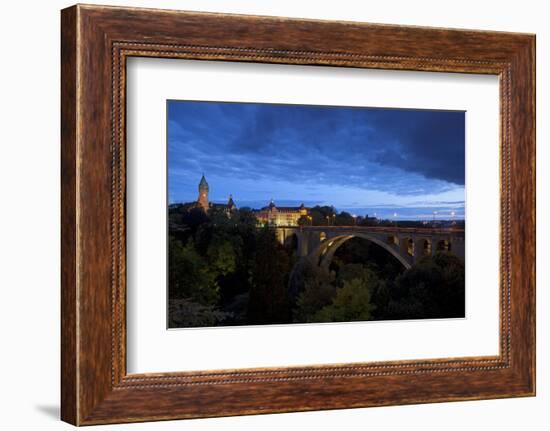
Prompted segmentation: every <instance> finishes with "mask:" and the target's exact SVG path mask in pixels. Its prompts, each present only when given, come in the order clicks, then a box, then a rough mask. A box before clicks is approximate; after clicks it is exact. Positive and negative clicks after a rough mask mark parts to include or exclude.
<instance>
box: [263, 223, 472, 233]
mask: <svg viewBox="0 0 550 431" xmlns="http://www.w3.org/2000/svg"><path fill="white" fill-rule="evenodd" d="M273 227H274V228H276V229H296V230H301V231H310V232H335V231H336V232H337V231H346V232H348V231H350V230H351V231H353V230H355V231H358V232H361V231H362V232H377V233H416V234H431V235H438V234H439V235H448V234H454V235H461V234H462V235H463V234H464V229H459V228H454V227H450V228H433V227H418V228H417V227H397V226H395V227H394V226H354V225H352V226H273Z"/></svg>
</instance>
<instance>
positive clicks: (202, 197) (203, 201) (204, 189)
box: [198, 174, 209, 212]
mask: <svg viewBox="0 0 550 431" xmlns="http://www.w3.org/2000/svg"><path fill="white" fill-rule="evenodd" d="M208 191H209V187H208V183H207V182H206V178H204V174H202V178H201V182H200V183H199V199H198V202H199V205H200V206H201V207H202V209H203V210H204V211H205V212H208V208H209V206H208Z"/></svg>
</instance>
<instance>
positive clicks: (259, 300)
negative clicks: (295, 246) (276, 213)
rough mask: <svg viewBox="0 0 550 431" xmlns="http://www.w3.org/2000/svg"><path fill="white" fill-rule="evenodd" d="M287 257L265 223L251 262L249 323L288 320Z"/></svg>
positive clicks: (288, 264)
mask: <svg viewBox="0 0 550 431" xmlns="http://www.w3.org/2000/svg"><path fill="white" fill-rule="evenodd" d="M289 271H290V258H289V256H288V254H287V253H286V252H285V250H284V247H283V246H282V245H281V244H279V242H278V241H277V238H276V237H275V232H274V231H273V230H272V229H270V228H269V227H264V228H263V229H261V230H260V231H259V232H258V236H257V240H256V254H255V257H254V262H253V265H252V277H251V278H252V286H251V290H250V300H249V306H248V320H249V323H253V324H262V323H289V322H290V321H291V311H290V300H289V295H288V273H289Z"/></svg>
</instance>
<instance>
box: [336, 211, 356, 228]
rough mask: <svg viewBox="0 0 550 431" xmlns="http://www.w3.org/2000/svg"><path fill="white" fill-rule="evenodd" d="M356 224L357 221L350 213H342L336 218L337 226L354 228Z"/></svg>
mask: <svg viewBox="0 0 550 431" xmlns="http://www.w3.org/2000/svg"><path fill="white" fill-rule="evenodd" d="M354 224H355V219H354V218H353V216H352V215H351V214H350V213H348V212H346V211H342V212H341V213H339V214H336V218H335V219H334V225H335V226H353V225H354Z"/></svg>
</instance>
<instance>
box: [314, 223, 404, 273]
mask: <svg viewBox="0 0 550 431" xmlns="http://www.w3.org/2000/svg"><path fill="white" fill-rule="evenodd" d="M352 238H362V239H365V240H367V241H370V242H372V243H374V244H376V245H378V246H380V247H382V248H383V249H384V250H386V251H387V252H389V253H390V254H391V255H392V256H393V257H395V258H396V259H397V260H398V261H399V262H400V263H401V264H402V265H403V266H404V267H405V269H409V268H410V267H411V264H410V263H409V261H408V260H407V259H406V258H405V257H404V256H403V255H402V254H401V253H400V250H399V248H398V247H397V246H394V245H392V244H388V242H387V241H384V240H383V239H380V238H377V237H376V236H374V235H370V234H368V233H366V232H358V233H353V234H350V235H340V236H335V237H331V238H329V239H326V240H325V241H323V242H322V243H321V244H320V245H319V246H318V247H316V248H315V249H314V250H313V251H312V252H311V253H310V254H309V257H310V259H311V260H312V261H313V262H314V263H315V264H317V265H319V266H321V267H324V268H327V269H328V267H329V265H330V263H331V262H332V258H333V257H334V253H336V250H338V248H340V246H341V245H342V244H344V243H345V242H346V241H348V240H350V239H352ZM413 247H414V245H413Z"/></svg>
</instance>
